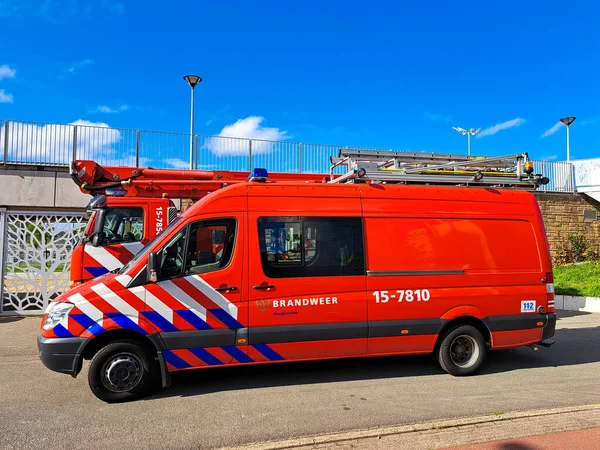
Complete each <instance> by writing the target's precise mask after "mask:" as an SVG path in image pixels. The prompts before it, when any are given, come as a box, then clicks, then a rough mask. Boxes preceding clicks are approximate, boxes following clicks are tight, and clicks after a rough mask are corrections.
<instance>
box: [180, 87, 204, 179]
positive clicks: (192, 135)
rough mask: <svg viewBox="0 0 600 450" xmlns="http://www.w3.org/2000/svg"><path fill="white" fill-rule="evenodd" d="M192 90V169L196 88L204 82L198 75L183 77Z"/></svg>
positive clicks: (192, 161) (192, 165) (191, 167)
mask: <svg viewBox="0 0 600 450" xmlns="http://www.w3.org/2000/svg"><path fill="white" fill-rule="evenodd" d="M183 79H184V80H185V81H187V83H188V84H189V85H190V87H191V88H192V112H191V115H190V169H193V168H194V88H195V87H196V85H197V84H198V83H200V82H201V81H202V78H200V77H199V76H197V75H186V76H185V77H183Z"/></svg>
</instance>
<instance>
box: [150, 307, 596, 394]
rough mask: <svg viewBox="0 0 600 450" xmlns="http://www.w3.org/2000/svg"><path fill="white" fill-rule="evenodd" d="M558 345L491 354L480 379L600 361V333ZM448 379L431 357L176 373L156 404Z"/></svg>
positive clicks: (576, 333)
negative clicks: (280, 389) (259, 391)
mask: <svg viewBox="0 0 600 450" xmlns="http://www.w3.org/2000/svg"><path fill="white" fill-rule="evenodd" d="M563 317H564V315H563ZM554 339H555V340H556V344H554V345H553V346H552V347H551V348H543V347H540V348H539V350H538V351H534V350H532V349H531V348H530V347H519V348H515V349H510V350H498V351H493V352H490V353H489V354H488V359H487V361H486V362H485V364H484V367H483V368H482V370H481V372H480V374H481V375H489V374H496V373H503V372H510V371H513V370H520V369H530V368H541V367H559V366H569V365H578V364H587V363H594V362H599V361H600V345H598V342H600V327H593V328H575V329H558V330H556V334H555V336H554ZM442 374H443V372H442V371H441V369H440V368H439V367H437V366H436V365H435V364H434V363H433V360H432V356H431V355H413V356H391V357H375V358H354V359H340V360H328V361H314V362H297V363H284V364H268V365H256V366H239V367H229V368H219V369H210V370H191V371H185V372H178V373H175V374H174V375H173V386H172V387H171V388H170V389H167V390H165V391H162V392H160V393H158V394H157V395H155V396H152V397H150V398H160V397H172V396H193V395H201V394H206V393H212V392H220V391H231V390H238V389H255V388H264V387H275V386H290V385H303V384H315V383H330V382H341V381H342V382H343V381H358V380H374V379H384V378H400V377H411V376H425V375H442ZM443 375H444V376H446V375H445V374H443ZM448 376H449V375H448Z"/></svg>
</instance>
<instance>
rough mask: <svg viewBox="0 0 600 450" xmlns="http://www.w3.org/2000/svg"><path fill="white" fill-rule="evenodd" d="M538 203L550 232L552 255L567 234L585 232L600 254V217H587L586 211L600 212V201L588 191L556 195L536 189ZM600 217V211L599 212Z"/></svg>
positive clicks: (589, 243) (592, 245)
mask: <svg viewBox="0 0 600 450" xmlns="http://www.w3.org/2000/svg"><path fill="white" fill-rule="evenodd" d="M535 196H536V198H537V201H538V204H539V205H540V210H541V211H542V216H543V217H544V224H545V225H546V234H547V235H548V242H549V243H550V251H551V253H552V256H553V257H554V256H556V249H557V248H558V245H559V244H560V243H561V242H564V241H565V240H566V239H567V236H568V235H569V234H570V233H571V234H575V233H577V232H578V231H582V232H583V234H584V236H585V239H586V241H587V243H588V245H590V246H591V247H594V248H595V249H596V251H598V252H599V253H600V220H584V218H583V212H584V211H585V210H596V211H600V202H597V201H596V200H594V199H592V198H590V197H588V196H587V195H585V194H552V193H543V192H536V193H535ZM599 216H600V214H599Z"/></svg>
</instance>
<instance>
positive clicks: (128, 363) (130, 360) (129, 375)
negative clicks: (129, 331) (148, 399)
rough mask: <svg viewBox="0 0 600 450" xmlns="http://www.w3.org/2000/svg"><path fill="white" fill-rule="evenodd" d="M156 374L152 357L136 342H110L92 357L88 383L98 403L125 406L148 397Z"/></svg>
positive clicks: (155, 364) (156, 368) (156, 370)
mask: <svg viewBox="0 0 600 450" xmlns="http://www.w3.org/2000/svg"><path fill="white" fill-rule="evenodd" d="M157 372H158V364H157V362H156V359H155V358H154V355H151V354H150V352H149V351H148V350H146V349H145V348H144V347H143V346H142V345H140V344H138V343H137V342H135V341H129V340H120V341H115V342H111V343H110V344H108V345H106V346H105V347H103V348H101V349H100V350H99V351H98V353H96V354H95V355H94V357H93V358H92V362H91V364H90V370H89V372H88V383H89V385H90V389H91V390H92V392H93V393H94V395H95V396H96V397H98V398H99V399H100V400H103V401H105V402H108V403H116V402H125V401H129V400H135V399H136V398H140V397H142V396H144V395H146V394H148V393H149V392H150V391H151V389H152V387H153V385H154V380H155V379H156V378H157Z"/></svg>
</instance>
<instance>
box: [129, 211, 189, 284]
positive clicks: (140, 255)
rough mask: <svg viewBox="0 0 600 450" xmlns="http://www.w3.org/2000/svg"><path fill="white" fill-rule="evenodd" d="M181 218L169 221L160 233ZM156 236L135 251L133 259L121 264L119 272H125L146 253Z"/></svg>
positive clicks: (170, 227) (168, 229)
mask: <svg viewBox="0 0 600 450" xmlns="http://www.w3.org/2000/svg"><path fill="white" fill-rule="evenodd" d="M180 220H181V217H177V218H176V219H175V220H174V221H173V222H171V223H170V224H169V226H168V227H167V228H165V231H163V232H162V233H161V234H164V233H168V232H169V231H170V230H172V229H173V227H174V226H175V225H176V224H177V223H178V222H179V221H180ZM159 236H160V235H159ZM159 236H156V237H155V238H154V239H152V240H151V241H150V242H148V243H147V244H146V245H145V246H144V247H143V248H142V249H141V250H140V251H139V252H137V253H136V255H135V256H134V257H133V259H132V260H131V261H129V262H128V263H127V264H125V265H124V266H123V268H122V269H121V270H120V271H119V273H120V274H122V273H125V272H127V271H128V270H129V268H130V267H131V266H133V265H134V264H135V263H136V262H137V261H138V260H139V259H140V258H141V257H142V256H144V255H145V254H146V253H148V250H149V249H150V247H152V245H153V244H154V241H155V240H156V239H157V238H158V237H159Z"/></svg>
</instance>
